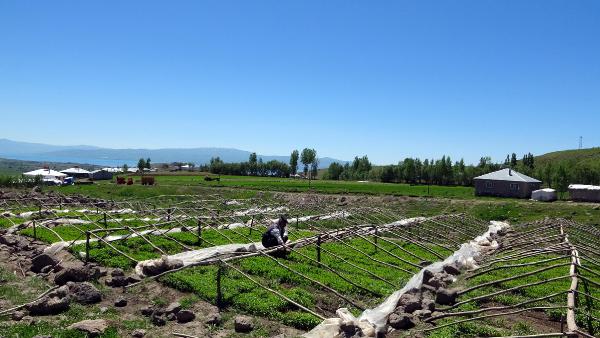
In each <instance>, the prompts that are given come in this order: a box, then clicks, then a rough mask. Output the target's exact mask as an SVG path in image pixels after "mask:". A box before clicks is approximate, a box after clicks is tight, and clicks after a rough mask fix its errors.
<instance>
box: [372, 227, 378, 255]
mask: <svg viewBox="0 0 600 338" xmlns="http://www.w3.org/2000/svg"><path fill="white" fill-rule="evenodd" d="M373 228H375V236H374V238H373V239H374V242H375V252H377V246H378V245H377V237H379V236H378V232H377V225H374V226H373Z"/></svg>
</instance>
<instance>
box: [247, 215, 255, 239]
mask: <svg viewBox="0 0 600 338" xmlns="http://www.w3.org/2000/svg"><path fill="white" fill-rule="evenodd" d="M253 226H254V215H252V218H251V219H250V231H248V236H252V227H253Z"/></svg>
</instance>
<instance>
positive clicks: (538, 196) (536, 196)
mask: <svg viewBox="0 0 600 338" xmlns="http://www.w3.org/2000/svg"><path fill="white" fill-rule="evenodd" d="M531 199H532V200H535V201H542V202H550V201H556V190H554V189H549V188H546V189H539V190H534V191H532V192H531Z"/></svg>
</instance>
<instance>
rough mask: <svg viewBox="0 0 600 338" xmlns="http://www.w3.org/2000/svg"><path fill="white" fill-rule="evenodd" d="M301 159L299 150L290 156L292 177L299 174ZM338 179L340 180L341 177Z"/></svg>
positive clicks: (295, 150)
mask: <svg viewBox="0 0 600 338" xmlns="http://www.w3.org/2000/svg"><path fill="white" fill-rule="evenodd" d="M299 157H300V154H299V153H298V150H297V149H294V151H292V154H291V155H290V169H291V170H292V175H296V174H297V173H298V158H299ZM337 179H339V176H338V178H337Z"/></svg>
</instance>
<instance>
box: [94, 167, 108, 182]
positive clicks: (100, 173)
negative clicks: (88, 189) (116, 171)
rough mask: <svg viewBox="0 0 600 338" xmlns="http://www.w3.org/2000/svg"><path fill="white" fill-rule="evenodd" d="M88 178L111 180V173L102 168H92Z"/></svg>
mask: <svg viewBox="0 0 600 338" xmlns="http://www.w3.org/2000/svg"><path fill="white" fill-rule="evenodd" d="M90 178H91V179H92V180H96V181H98V180H112V178H113V173H112V172H109V171H107V170H104V169H100V170H94V171H92V172H91V173H90Z"/></svg>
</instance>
